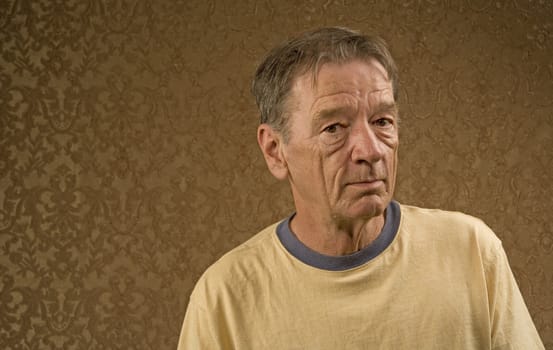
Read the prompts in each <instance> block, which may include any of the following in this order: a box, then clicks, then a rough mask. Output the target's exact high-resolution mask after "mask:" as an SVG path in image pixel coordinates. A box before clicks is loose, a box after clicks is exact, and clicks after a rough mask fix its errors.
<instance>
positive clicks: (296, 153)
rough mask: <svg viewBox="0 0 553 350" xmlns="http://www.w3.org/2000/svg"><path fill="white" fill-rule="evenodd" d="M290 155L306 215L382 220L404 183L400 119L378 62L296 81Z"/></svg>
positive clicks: (290, 106) (332, 66)
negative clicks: (399, 171)
mask: <svg viewBox="0 0 553 350" xmlns="http://www.w3.org/2000/svg"><path fill="white" fill-rule="evenodd" d="M287 110H288V111H289V113H290V119H289V121H288V122H289V123H290V124H289V127H290V135H289V139H288V142H286V143H285V144H283V145H282V152H283V156H284V159H285V162H286V167H287V171H288V174H287V175H288V179H289V181H290V184H291V187H292V193H293V196H294V202H295V204H296V209H297V211H298V214H300V215H301V213H302V212H307V213H309V215H310V216H324V217H327V218H332V219H334V220H349V219H358V218H370V217H374V216H377V215H381V214H382V213H383V212H384V210H385V208H386V206H387V205H388V203H389V202H390V201H391V199H392V195H393V191H394V185H395V180H396V164H397V149H398V115H397V107H396V104H395V101H394V96H393V90H392V84H391V82H390V81H389V80H388V77H387V74H386V71H385V69H384V68H383V67H382V65H381V64H380V63H378V62H377V61H376V60H371V61H368V62H366V61H360V60H354V61H349V62H346V63H342V64H336V63H328V64H324V65H323V66H322V67H320V69H319V72H318V75H317V80H316V83H315V85H314V84H313V75H312V74H311V73H306V74H304V75H301V76H299V77H297V78H296V80H295V82H294V85H293V87H292V91H291V94H290V97H289V100H288V101H287Z"/></svg>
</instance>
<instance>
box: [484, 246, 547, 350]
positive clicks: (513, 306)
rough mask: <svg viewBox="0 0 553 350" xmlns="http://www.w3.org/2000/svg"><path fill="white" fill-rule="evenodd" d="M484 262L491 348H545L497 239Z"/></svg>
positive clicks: (500, 349) (509, 349)
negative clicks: (485, 262)
mask: <svg viewBox="0 0 553 350" xmlns="http://www.w3.org/2000/svg"><path fill="white" fill-rule="evenodd" d="M494 248H495V249H493V251H492V252H491V257H490V258H491V259H490V260H488V262H487V266H486V274H487V276H486V279H487V286H488V302H489V308H490V322H491V333H492V334H491V340H492V349H493V350H534V349H536V350H539V349H544V346H543V343H542V341H541V340H540V337H539V335H538V332H537V330H536V327H535V326H534V323H533V322H532V318H531V317H530V313H529V312H528V309H527V307H526V304H525V303H524V300H523V298H522V295H521V293H520V290H519V288H518V285H517V283H516V281H515V278H514V275H513V273H512V271H511V268H510V267H509V263H508V260H507V255H506V254H505V251H504V249H503V247H502V245H501V243H500V242H498V244H497V245H496V246H495V247H494Z"/></svg>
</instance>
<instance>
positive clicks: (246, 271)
mask: <svg viewBox="0 0 553 350" xmlns="http://www.w3.org/2000/svg"><path fill="white" fill-rule="evenodd" d="M277 225H278V223H275V224H272V225H270V226H268V227H266V228H264V229H263V230H261V231H260V232H259V233H257V234H256V235H254V236H253V237H252V238H250V239H249V240H247V241H246V242H244V243H242V244H240V245H239V246H237V247H235V248H234V249H232V250H230V251H229V252H227V253H226V254H224V255H223V256H222V257H221V258H220V259H218V260H217V261H216V262H214V263H213V264H212V265H211V266H210V267H209V268H207V269H206V271H205V272H204V273H203V274H202V276H201V277H200V279H199V280H198V282H197V283H196V286H195V287H194V290H193V292H192V295H191V298H192V299H198V300H206V299H207V300H209V299H210V298H211V297H215V296H217V295H220V294H221V293H228V292H229V291H233V290H235V291H237V290H239V289H241V288H242V287H244V286H245V284H251V283H252V281H253V280H254V279H255V277H253V276H254V275H255V276H259V275H263V274H264V273H265V272H266V271H267V270H268V269H270V266H269V265H270V263H271V261H274V260H275V255H278V254H279V245H278V243H277V239H276V233H275V230H276V227H277Z"/></svg>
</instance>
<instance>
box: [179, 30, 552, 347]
mask: <svg viewBox="0 0 553 350" xmlns="http://www.w3.org/2000/svg"><path fill="white" fill-rule="evenodd" d="M397 91H398V78H397V70H396V66H395V63H394V61H393V59H392V57H391V55H390V53H389V52H388V50H387V48H386V45H385V44H384V42H383V41H382V40H381V39H379V38H375V37H369V36H365V35H361V34H359V33H357V32H354V31H351V30H348V29H344V28H324V29H320V30H316V31H312V32H308V33H305V34H304V35H302V36H300V37H298V38H296V39H294V40H291V41H289V42H286V43H285V44H284V45H282V46H280V47H277V48H276V49H274V50H273V51H271V52H270V54H269V55H268V56H267V57H266V59H265V60H264V62H263V63H262V64H261V65H260V67H259V68H258V70H257V72H256V75H255V79H254V83H253V93H254V95H255V97H256V99H257V104H258V106H259V109H260V112H261V125H260V126H259V128H258V132H257V139H258V143H259V146H260V148H261V151H262V152H263V155H264V157H265V161H266V163H267V166H268V168H269V170H270V171H271V173H272V174H273V175H274V176H275V177H276V178H278V179H280V180H288V182H289V183H290V187H291V190H292V194H293V198H294V204H295V209H296V212H295V213H294V214H292V215H291V216H290V217H289V218H287V219H285V220H283V221H282V222H280V223H276V224H273V225H271V226H269V227H267V228H266V229H264V230H263V231H261V232H260V233H258V234H257V235H255V236H254V237H253V238H252V239H250V240H249V241H247V242H245V243H244V244H242V245H241V246H239V247H237V248H235V249H234V250H232V251H231V252H229V253H228V254H226V255H225V256H224V257H222V258H221V259H220V260H219V261H217V262H216V263H215V264H213V265H212V266H211V267H210V268H209V269H208V270H207V271H206V272H205V273H204V275H203V276H202V277H201V278H200V280H199V281H198V283H197V285H196V287H195V289H194V291H193V293H192V295H191V297H190V303H189V305H188V309H187V312H186V316H185V320H184V325H183V329H182V333H181V337H180V341H179V349H181V350H184V349H255V350H257V349H271V350H274V349H524V350H531V349H543V345H542V343H541V341H540V339H539V336H538V334H537V332H536V329H535V327H534V325H533V323H532V320H531V318H530V315H529V313H528V310H527V308H526V306H525V304H524V301H523V299H522V297H521V294H520V292H519V289H518V287H517V285H516V282H515V280H514V278H513V275H512V273H511V270H510V268H509V265H508V262H507V258H506V256H505V253H504V251H503V249H502V246H501V242H500V241H499V239H498V238H497V237H496V236H495V235H494V233H493V232H492V231H491V230H490V229H489V228H488V227H487V226H486V225H485V224H484V223H483V222H482V221H480V220H478V219H476V218H473V217H470V216H468V215H464V214H461V213H454V212H446V211H440V210H429V209H421V208H417V207H413V206H407V205H403V204H399V203H398V202H396V201H394V200H393V199H392V198H393V193H394V185H395V181H396V169H397V151H398V144H399V139H398V123H399V115H398V108H397V105H396V101H397ZM229 234H232V232H229Z"/></svg>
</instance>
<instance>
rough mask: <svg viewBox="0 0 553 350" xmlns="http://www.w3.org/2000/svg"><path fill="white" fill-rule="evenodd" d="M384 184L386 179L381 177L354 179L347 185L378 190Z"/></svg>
mask: <svg viewBox="0 0 553 350" xmlns="http://www.w3.org/2000/svg"><path fill="white" fill-rule="evenodd" d="M382 186H384V180H380V179H373V180H371V179H369V180H362V181H353V182H349V183H347V187H351V188H355V189H357V190H360V191H365V192H375V191H376V190H378V189H380V188H381V187H382Z"/></svg>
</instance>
